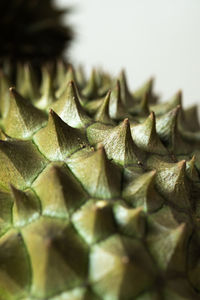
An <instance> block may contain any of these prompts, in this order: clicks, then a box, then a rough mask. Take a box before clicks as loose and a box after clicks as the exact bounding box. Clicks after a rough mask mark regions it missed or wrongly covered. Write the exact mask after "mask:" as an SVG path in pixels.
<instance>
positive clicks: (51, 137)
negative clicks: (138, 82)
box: [0, 63, 200, 300]
mask: <svg viewBox="0 0 200 300" xmlns="http://www.w3.org/2000/svg"><path fill="white" fill-rule="evenodd" d="M19 72H20V74H21V76H22V77H23V76H24V73H26V76H24V77H23V78H24V81H23V82H17V83H16V89H15V88H10V91H9V92H8V89H9V86H10V82H9V75H6V74H3V73H2V74H1V77H0V113H1V119H0V124H1V132H0V300H13V299H14V300H15V299H16V300H34V299H35V300H36V299H37V300H38V299H51V300H68V299H69V300H134V299H136V300H150V299H151V300H159V299H160V300H163V299H164V300H171V299H174V300H183V299H185V300H190V299H191V300H192V299H194V300H196V299H199V298H200V294H199V293H200V279H199V278H200V221H199V220H200V196H199V195H200V194H199V192H200V178H199V172H200V151H199V146H200V128H199V124H198V120H197V117H196V108H191V109H187V110H184V109H183V108H182V104H181V93H180V92H179V93H177V94H176V95H175V96H174V97H173V98H172V99H171V100H169V101H168V102H165V103H161V104H159V103H158V100H157V96H156V95H155V93H154V91H153V82H152V80H149V82H147V83H146V84H144V86H143V87H142V88H141V89H140V90H138V91H135V92H134V93H132V92H130V90H129V89H128V86H127V83H126V78H125V75H124V73H123V72H122V73H121V74H120V76H119V78H118V80H117V79H116V78H111V77H110V76H109V75H108V74H102V73H101V72H95V71H93V72H92V74H91V77H90V79H89V80H86V79H85V77H84V74H83V73H82V71H81V70H76V71H74V69H73V68H72V67H70V68H69V69H68V70H66V69H65V67H64V65H63V64H62V63H59V64H58V67H57V71H56V72H54V73H51V72H50V71H49V69H43V70H42V73H43V77H42V82H37V81H31V78H33V77H34V74H33V71H32V70H31V68H30V67H28V66H24V67H22V66H21V67H20V69H19Z"/></svg>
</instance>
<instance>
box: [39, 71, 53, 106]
mask: <svg viewBox="0 0 200 300" xmlns="http://www.w3.org/2000/svg"><path fill="white" fill-rule="evenodd" d="M54 89H55V88H54V79H53V76H52V74H51V72H50V70H49V69H48V68H47V67H43V68H42V84H41V97H40V98H39V99H38V101H37V103H36V106H37V107H38V108H40V109H46V108H48V107H49V106H50V105H51V104H52V103H53V102H54V101H55V91H54Z"/></svg>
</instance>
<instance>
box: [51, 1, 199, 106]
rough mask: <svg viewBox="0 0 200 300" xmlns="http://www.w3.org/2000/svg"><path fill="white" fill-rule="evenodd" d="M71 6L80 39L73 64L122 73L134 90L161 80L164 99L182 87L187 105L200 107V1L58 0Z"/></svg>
mask: <svg viewBox="0 0 200 300" xmlns="http://www.w3.org/2000/svg"><path fill="white" fill-rule="evenodd" d="M56 2H57V4H58V5H59V6H61V7H63V6H68V5H71V6H72V7H74V9H75V10H74V12H73V13H72V15H71V16H70V18H68V22H70V24H72V25H73V26H74V28H75V31H76V34H77V37H76V40H75V42H74V43H73V46H72V48H71V51H70V57H71V60H72V62H73V63H75V64H79V63H81V64H83V66H84V67H85V69H86V72H87V73H89V71H90V70H91V68H92V67H94V66H95V67H98V66H100V67H103V69H105V70H107V71H109V72H110V73H113V74H114V75H117V74H118V72H119V71H120V70H121V68H125V69H126V73H127V75H128V81H129V85H130V87H131V89H132V90H134V89H136V88H137V87H138V86H140V85H141V84H142V83H143V82H144V81H145V80H147V79H148V78H149V77H151V76H154V77H155V79H156V84H155V88H156V91H157V92H159V94H161V96H162V99H163V100H166V99H168V98H170V97H171V96H172V95H173V94H174V93H175V92H176V91H177V90H179V89H182V91H183V102H184V105H185V106H188V105H190V104H193V103H198V105H200V0H71V1H70V0H56Z"/></svg>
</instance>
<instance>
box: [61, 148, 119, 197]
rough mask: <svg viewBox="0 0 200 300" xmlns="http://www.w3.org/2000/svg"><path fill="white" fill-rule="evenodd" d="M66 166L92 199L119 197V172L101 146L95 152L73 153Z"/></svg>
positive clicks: (82, 151)
mask: <svg viewBox="0 0 200 300" xmlns="http://www.w3.org/2000/svg"><path fill="white" fill-rule="evenodd" d="M67 164H68V166H69V167H70V169H71V171H72V172H73V173H74V175H75V176H76V177H77V178H78V180H80V182H82V185H83V187H84V188H85V189H86V190H87V191H88V192H89V193H90V195H91V196H92V197H100V198H103V199H105V198H110V197H118V196H119V195H120V181H121V171H120V169H119V168H118V167H117V166H115V165H114V164H112V163H111V162H110V161H109V160H108V158H107V156H106V152H105V150H104V148H103V147H102V146H101V147H100V148H99V149H97V151H88V150H87V149H86V150H81V151H79V152H76V153H74V154H73V155H72V156H71V157H70V158H69V159H68V160H67ZM94 166H95V172H93V171H94ZM91 173H92V174H93V176H91Z"/></svg>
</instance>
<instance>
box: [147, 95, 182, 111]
mask: <svg viewBox="0 0 200 300" xmlns="http://www.w3.org/2000/svg"><path fill="white" fill-rule="evenodd" d="M177 106H182V92H181V91H178V92H177V93H176V94H175V95H174V96H173V97H172V98H171V99H170V100H169V101H165V102H163V103H160V104H156V105H152V106H151V107H150V108H151V110H153V111H154V112H155V114H156V116H160V115H163V114H165V113H167V112H169V111H170V110H172V109H174V108H176V107H177Z"/></svg>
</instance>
